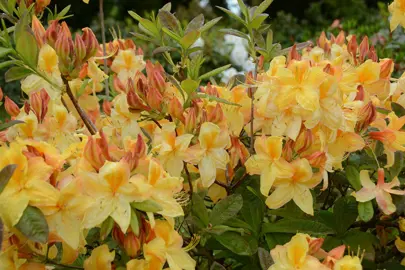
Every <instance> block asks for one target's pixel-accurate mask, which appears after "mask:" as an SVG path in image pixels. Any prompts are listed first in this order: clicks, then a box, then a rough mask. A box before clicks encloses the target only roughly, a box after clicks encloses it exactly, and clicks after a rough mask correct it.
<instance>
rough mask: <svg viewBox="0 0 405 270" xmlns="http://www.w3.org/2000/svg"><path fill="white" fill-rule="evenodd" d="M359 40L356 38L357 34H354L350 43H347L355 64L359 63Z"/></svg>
mask: <svg viewBox="0 0 405 270" xmlns="http://www.w3.org/2000/svg"><path fill="white" fill-rule="evenodd" d="M357 47H358V45H357V40H356V35H352V37H351V39H350V41H349V43H348V44H347V51H348V52H349V53H350V54H351V56H352V57H353V61H354V63H355V64H357Z"/></svg>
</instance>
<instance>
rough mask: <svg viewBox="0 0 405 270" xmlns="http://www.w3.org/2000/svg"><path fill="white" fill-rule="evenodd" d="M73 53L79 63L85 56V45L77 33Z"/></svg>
mask: <svg viewBox="0 0 405 270" xmlns="http://www.w3.org/2000/svg"><path fill="white" fill-rule="evenodd" d="M75 55H76V61H78V62H79V63H80V62H82V61H83V60H84V59H85V58H86V46H85V45H84V41H83V39H82V37H81V36H80V35H79V34H77V33H76V36H75Z"/></svg>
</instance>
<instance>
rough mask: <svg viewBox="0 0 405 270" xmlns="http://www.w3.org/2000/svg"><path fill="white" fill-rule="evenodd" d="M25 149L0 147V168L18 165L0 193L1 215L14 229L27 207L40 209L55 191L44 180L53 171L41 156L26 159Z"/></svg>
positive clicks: (8, 225)
mask: <svg viewBox="0 0 405 270" xmlns="http://www.w3.org/2000/svg"><path fill="white" fill-rule="evenodd" d="M24 150H25V149H24V148H23V147H22V146H20V145H18V144H17V143H15V142H14V143H11V144H10V147H0V152H1V154H2V158H1V159H0V168H4V167H5V166H7V165H9V164H15V165H17V168H16V170H15V171H14V174H13V176H12V177H11V179H10V181H9V182H8V184H7V185H6V187H5V189H4V190H3V192H2V193H1V194H0V216H1V217H2V219H3V221H4V223H5V225H6V226H7V227H9V228H11V227H13V226H14V225H15V224H17V222H18V221H19V220H20V218H21V216H22V214H23V212H24V210H25V208H26V207H27V205H28V204H30V205H33V206H37V207H39V208H41V207H43V206H47V205H51V204H52V199H51V198H53V197H54V196H55V193H56V192H57V190H56V189H55V188H54V187H53V186H52V185H51V184H49V183H48V182H47V181H48V180H49V177H50V176H51V174H52V172H53V168H52V167H51V166H49V165H48V164H46V163H45V161H44V160H43V159H42V157H38V156H35V157H31V158H29V159H27V158H26V157H25V156H24V154H23V151H24Z"/></svg>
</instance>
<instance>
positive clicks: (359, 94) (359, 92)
mask: <svg viewBox="0 0 405 270" xmlns="http://www.w3.org/2000/svg"><path fill="white" fill-rule="evenodd" d="M354 100H361V101H363V100H364V87H363V85H359V86H357V94H356V97H355V98H354Z"/></svg>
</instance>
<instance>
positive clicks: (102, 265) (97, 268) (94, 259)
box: [84, 245, 115, 270]
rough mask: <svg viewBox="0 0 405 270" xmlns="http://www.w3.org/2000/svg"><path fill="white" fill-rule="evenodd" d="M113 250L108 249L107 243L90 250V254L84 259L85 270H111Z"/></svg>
mask: <svg viewBox="0 0 405 270" xmlns="http://www.w3.org/2000/svg"><path fill="white" fill-rule="evenodd" d="M114 257H115V251H114V250H113V251H111V252H110V251H109V249H108V246H107V245H102V246H99V247H97V248H95V249H93V251H92V252H91V256H90V257H89V258H88V259H86V260H85V261H84V269H85V270H111V269H112V267H111V263H112V261H113V260H114Z"/></svg>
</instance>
